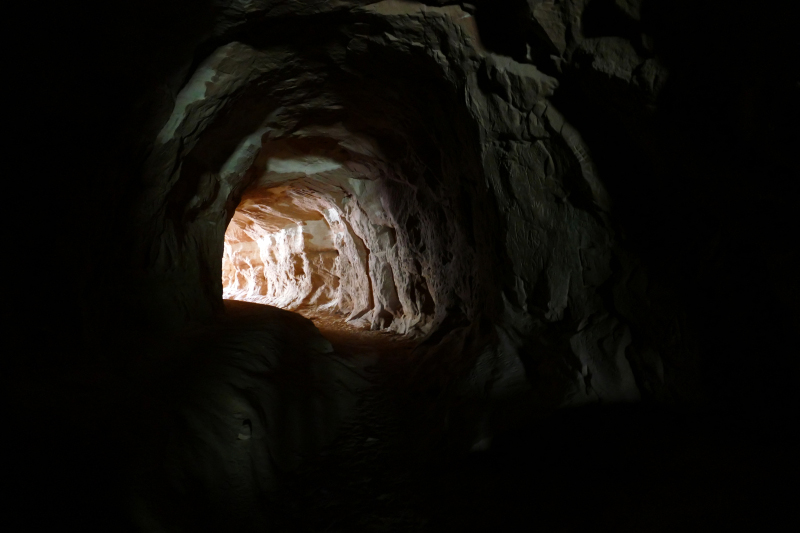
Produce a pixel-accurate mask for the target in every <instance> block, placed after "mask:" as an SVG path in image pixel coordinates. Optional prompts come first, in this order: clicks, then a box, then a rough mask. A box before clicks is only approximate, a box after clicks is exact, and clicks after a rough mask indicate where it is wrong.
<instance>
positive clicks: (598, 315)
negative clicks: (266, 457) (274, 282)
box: [137, 2, 669, 405]
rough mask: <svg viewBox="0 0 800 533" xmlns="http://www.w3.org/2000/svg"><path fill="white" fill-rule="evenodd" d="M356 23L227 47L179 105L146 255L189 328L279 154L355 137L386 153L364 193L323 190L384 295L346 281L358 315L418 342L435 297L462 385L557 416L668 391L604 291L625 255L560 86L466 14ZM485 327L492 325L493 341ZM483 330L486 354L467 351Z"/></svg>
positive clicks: (387, 16) (409, 9)
mask: <svg viewBox="0 0 800 533" xmlns="http://www.w3.org/2000/svg"><path fill="white" fill-rule="evenodd" d="M352 17H353V18H352V20H351V21H343V22H342V25H341V26H340V27H339V28H338V29H336V30H335V31H327V32H325V33H322V34H320V35H319V36H318V38H317V40H316V41H314V42H312V43H307V44H303V45H299V44H295V45H290V46H286V45H284V46H264V45H263V43H259V42H258V39H257V38H256V39H254V40H253V41H252V42H251V43H250V44H247V43H245V42H231V43H228V44H225V45H222V46H220V47H219V48H217V50H216V51H214V52H213V53H212V54H211V55H210V56H209V57H208V58H206V59H204V60H203V61H202V63H200V64H199V65H198V66H197V68H196V69H195V72H194V74H193V75H192V76H191V78H190V79H189V81H188V83H187V84H186V86H185V87H184V88H183V89H182V91H181V93H180V94H179V95H178V97H177V100H176V105H175V108H174V110H173V113H172V116H171V117H170V119H169V120H168V121H167V123H166V125H165V126H164V127H163V128H162V130H161V132H160V133H159V135H158V139H157V141H156V149H155V150H154V152H153V154H152V155H151V157H150V159H149V161H148V164H147V171H146V173H147V176H148V180H149V181H151V182H152V183H153V186H152V188H151V189H150V191H149V193H148V194H147V195H145V197H144V198H143V199H142V201H141V203H140V207H139V208H138V209H137V214H138V216H139V217H141V219H142V220H143V223H144V224H145V225H150V227H152V228H154V231H158V232H161V235H160V236H158V237H157V238H155V237H150V244H145V243H143V245H144V246H151V247H156V248H157V249H155V250H152V251H151V257H154V258H155V260H154V261H153V262H152V263H151V265H150V266H149V271H150V272H151V273H152V275H153V276H154V277H156V278H162V279H164V278H170V277H171V276H179V281H178V280H175V279H174V278H173V281H172V282H170V283H163V284H162V285H161V286H164V285H168V286H170V287H172V291H173V294H172V296H171V299H172V302H173V303H172V308H173V309H176V308H179V309H186V310H188V311H189V312H190V314H189V315H188V316H185V317H184V319H194V318H201V317H202V315H203V314H208V313H210V312H212V311H213V310H214V309H216V308H218V306H219V305H220V304H219V302H220V301H221V298H220V297H221V293H222V287H221V284H220V281H219V275H218V274H217V273H218V272H220V271H221V268H222V265H221V257H222V243H223V233H224V229H225V223H226V222H227V221H228V220H229V219H230V217H232V216H233V207H234V206H235V205H237V203H238V200H239V197H240V196H241V194H242V193H243V191H244V190H245V189H246V188H247V187H249V186H251V183H253V182H254V181H255V180H264V179H267V180H270V179H274V177H272V178H270V177H269V176H270V173H269V168H268V167H269V163H268V161H269V155H267V154H268V153H269V150H270V145H271V143H280V142H288V141H289V140H291V139H292V138H297V137H300V138H303V137H305V141H306V142H311V143H313V142H314V140H313V139H314V137H313V136H309V135H311V134H309V133H303V132H304V130H309V128H312V129H313V127H317V131H321V130H320V129H319V127H323V128H329V131H334V130H335V128H334V126H335V125H337V124H340V125H341V126H340V127H341V128H343V129H344V130H343V131H346V132H349V133H348V135H353V136H358V135H365V136H368V137H370V138H372V139H374V143H375V144H374V146H372V147H371V148H370V150H374V151H376V152H378V153H380V155H374V154H371V155H370V157H365V156H364V154H361V155H360V156H359V157H360V158H361V161H358V160H355V161H354V163H355V166H354V168H355V170H353V172H355V173H356V174H359V173H361V174H362V176H360V178H361V181H359V182H358V183H359V184H360V185H357V187H362V186H364V187H365V191H366V189H371V190H369V191H368V194H367V195H366V196H365V197H363V198H360V196H359V195H358V194H357V193H356V190H355V187H354V186H353V185H348V186H346V187H343V186H342V185H341V183H343V182H341V181H340V184H339V185H338V187H339V190H340V191H341V192H337V193H335V194H332V192H331V191H332V190H333V189H335V188H336V185H333V184H331V180H330V179H328V180H327V181H328V186H329V187H333V189H329V190H328V191H327V192H325V193H322V192H319V191H318V194H322V195H323V196H327V202H328V203H330V204H331V205H335V206H336V208H337V210H338V211H339V212H341V213H342V215H344V217H343V220H345V221H346V223H347V224H348V225H349V228H348V238H349V241H352V243H350V244H348V246H349V247H350V248H351V250H350V252H349V253H346V254H344V256H343V255H342V254H341V253H340V254H339V257H340V258H342V257H345V256H346V257H348V260H350V261H352V262H353V263H354V264H355V263H358V262H359V261H360V262H361V263H362V265H361V266H360V267H359V268H357V269H347V270H348V271H349V272H351V274H352V275H353V276H357V274H356V273H357V272H366V273H367V274H368V276H369V284H368V285H369V289H367V288H366V284H365V283H364V281H363V279H362V280H360V281H359V280H352V281H351V282H345V283H343V284H341V285H340V288H341V289H343V290H341V291H340V299H339V304H341V305H342V310H343V311H345V312H347V313H348V314H349V318H351V319H354V318H360V317H364V316H366V320H367V321H368V322H369V323H370V324H371V325H372V327H376V328H380V327H385V326H386V325H387V324H394V326H393V327H394V328H396V329H395V331H399V332H403V333H405V332H407V331H408V330H409V329H410V328H411V327H412V324H418V323H419V322H420V320H422V319H423V317H422V311H421V310H420V302H421V301H422V300H423V299H426V298H427V295H424V293H425V292H427V293H428V294H430V299H431V300H432V301H433V302H434V304H435V306H434V313H433V316H432V317H431V318H430V321H431V324H430V327H429V328H428V329H429V332H431V333H432V332H433V331H434V330H436V329H437V328H440V327H442V325H443V324H444V325H445V326H444V327H445V329H446V330H454V331H455V332H454V333H452V332H449V331H448V332H449V333H452V334H449V335H448V336H447V340H446V343H454V344H453V347H452V348H451V351H455V352H464V353H462V355H461V356H459V357H461V359H463V361H462V363H461V364H462V367H463V368H462V373H463V372H468V373H469V372H471V371H470V370H469V369H470V368H472V367H473V366H474V365H475V364H477V363H476V360H477V359H476V358H480V357H483V358H486V357H488V358H489V359H487V362H486V363H485V364H488V366H489V367H491V368H494V370H492V371H491V372H490V374H489V375H486V376H482V377H475V378H474V379H475V380H476V382H483V381H487V380H488V381H492V382H498V383H500V382H505V381H507V382H508V383H507V384H506V385H503V386H502V387H498V390H500V389H502V388H503V387H506V386H507V387H512V388H514V387H517V388H519V387H522V388H527V387H530V386H531V384H532V386H533V390H534V391H535V392H534V393H535V394H537V395H539V396H541V397H540V398H539V400H540V401H541V402H543V403H544V404H547V405H550V404H552V405H560V404H563V403H565V402H567V403H574V402H578V403H580V402H585V401H592V399H598V398H602V399H604V400H609V401H614V400H623V399H635V398H638V397H639V395H640V390H639V389H640V388H641V386H643V384H644V383H647V387H649V388H650V389H651V390H660V387H661V388H663V385H662V384H663V382H664V379H665V377H664V365H663V361H662V359H661V356H660V355H659V354H658V352H657V351H656V350H654V349H652V348H649V347H646V346H643V347H639V348H638V349H639V353H640V354H645V355H640V356H635V355H634V356H633V357H632V356H631V354H632V353H636V350H635V349H634V348H633V347H631V342H632V341H631V333H630V328H629V326H628V325H627V324H626V320H625V319H624V318H623V317H622V316H620V314H619V313H618V312H617V310H616V309H615V306H614V303H613V300H611V301H610V300H609V299H608V298H607V297H603V296H602V295H601V294H600V289H601V287H604V286H606V285H607V284H608V283H610V281H609V280H610V278H611V276H612V260H613V258H614V257H615V254H616V253H617V252H616V251H615V242H616V241H615V237H614V232H613V230H612V229H611V228H610V225H609V223H608V221H607V216H606V211H607V210H608V209H609V200H608V197H607V194H606V192H605V190H604V188H603V186H602V184H601V182H600V181H599V179H598V177H597V175H596V172H595V169H594V166H593V164H592V161H591V158H590V156H589V152H588V149H587V148H586V146H585V144H584V143H583V141H582V139H581V138H580V136H579V135H578V134H577V132H576V131H575V130H574V129H573V128H572V127H571V126H570V125H569V124H568V123H567V122H566V121H565V120H564V118H563V116H562V115H561V114H560V113H559V112H558V111H557V110H556V109H555V107H554V106H553V105H552V103H551V102H550V100H549V99H548V98H549V97H550V96H551V95H552V94H553V92H554V91H557V86H558V83H557V82H556V80H555V79H554V78H552V77H550V76H548V75H545V74H543V73H542V72H540V71H539V70H538V69H537V68H536V67H534V66H533V65H531V64H527V63H519V62H517V61H515V60H514V59H511V58H508V57H504V56H498V55H496V54H493V53H488V52H486V51H485V50H483V48H482V47H481V45H480V43H479V40H478V36H477V34H476V32H475V25H474V21H473V17H472V16H471V15H470V14H469V13H467V12H465V11H463V10H462V9H460V8H459V7H457V6H449V7H444V8H434V7H427V6H422V5H419V4H398V3H394V2H381V3H378V4H375V5H371V6H367V7H365V8H363V9H361V10H356V11H355V12H354V13H353V15H352ZM423 43H424V44H423ZM445 52H446V53H445ZM331 128H333V129H331ZM313 135H316V136H317V137H319V138H320V139H322V140H324V139H325V138H326V137H327V138H328V139H333V140H336V139H335V135H333V137H331V135H332V134H330V133H328V135H325V134H322V135H320V134H319V133H314V134H313ZM275 159H276V158H273V160H275ZM359 165H361V167H359ZM362 167H363V168H362ZM331 172H333V171H331ZM265 176H266V177H265ZM365 177H366V179H363V178H365ZM323 181H324V180H323ZM334 181H335V180H334ZM275 183H277V182H275ZM317 183H321V181H319V180H318V181H317ZM308 187H317V188H318V189H319V187H318V186H317V185H308ZM335 195H339V196H340V197H341V199H339V200H337V199H335V198H334V196H335ZM370 196H372V199H370V198H369V197H370ZM348 197H349V198H355V200H354V201H353V202H352V204H351V206H350V207H349V208H346V207H345V206H344V203H343V200H344V198H348ZM348 201H349V200H348ZM337 202H338V203H337ZM145 235H147V233H145ZM150 235H153V234H152V233H151V234H150ZM359 242H360V243H361V244H359ZM379 255H383V256H384V257H386V256H387V255H388V256H391V257H390V259H389V260H387V259H384V258H381V259H380V260H379V259H378V257H379ZM384 261H385V262H384ZM387 263H388V264H389V265H391V266H390V267H389V268H388V269H387V268H385V265H386V264H387ZM175 281H177V282H175ZM423 281H424V283H423ZM392 286H393V287H392ZM348 287H349V288H348ZM356 287H360V288H358V289H356ZM350 289H352V290H350ZM368 293H371V294H368ZM343 295H346V296H343ZM395 295H396V296H395ZM423 295H424V296H423ZM166 296H167V295H166V294H165V291H163V290H161V291H160V292H159V298H160V300H159V301H160V302H161V303H163V302H164V298H165V297H166ZM187 301H192V302H197V305H188V306H187V305H186V302H187ZM345 301H347V302H346V303H345ZM423 305H424V304H423ZM169 308H170V305H169V304H168V305H167V306H163V305H161V307H160V309H161V311H162V312H170V311H168V310H169ZM401 308H402V309H401ZM173 312H174V313H175V315H174V316H179V315H178V313H180V312H181V311H173ZM197 313H200V314H199V315H197ZM193 314H195V316H192V315H193ZM401 317H404V318H403V319H402V320H400V318H401ZM482 320H488V321H489V323H491V324H492V325H491V326H490V328H489V329H488V330H487V329H486V328H485V327H483V328H482V329H481V333H478V329H477V328H478V325H479V323H480V322H481V321H482ZM487 332H488V333H487ZM443 333H444V331H443ZM471 335H472V336H476V338H475V339H474V345H473V346H472V348H469V349H464V348H463V346H462V347H461V348H458V347H457V346H460V344H459V343H463V340H464V339H465V338H466V337H469V336H471ZM457 339H460V340H457ZM440 340H441V339H440V336H439V337H436V336H434V337H433V338H432V339H431V343H432V344H438V343H439V341H440ZM441 349H442V348H441V347H438V348H437V351H439V350H441ZM487 350H488V351H487ZM444 351H447V349H444ZM631 361H633V363H632V362H631ZM632 364H633V366H632ZM481 366H482V365H478V367H481ZM476 368H477V367H476ZM634 369H635V370H634ZM667 372H669V370H667ZM490 375H491V376H492V377H489V376H490ZM637 379H638V380H639V381H640V383H639V384H637ZM504 380H505V381H504ZM545 384H546V387H544V386H543V385H545ZM545 391H546V392H545Z"/></svg>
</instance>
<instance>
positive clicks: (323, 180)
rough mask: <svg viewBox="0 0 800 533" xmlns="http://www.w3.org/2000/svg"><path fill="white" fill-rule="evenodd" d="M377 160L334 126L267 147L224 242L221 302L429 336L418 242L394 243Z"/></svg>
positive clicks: (369, 143)
mask: <svg viewBox="0 0 800 533" xmlns="http://www.w3.org/2000/svg"><path fill="white" fill-rule="evenodd" d="M381 155H382V154H381V152H380V148H379V147H378V146H377V145H376V143H375V141H374V140H372V139H369V138H366V137H364V136H356V135H354V134H352V133H350V132H349V131H348V130H347V129H346V128H344V126H342V125H341V124H340V125H338V126H335V127H328V128H316V129H314V128H310V129H304V130H299V131H297V132H294V133H293V135H292V136H291V137H288V138H286V139H282V140H280V141H268V143H267V144H266V145H265V148H264V152H263V154H262V155H261V156H260V157H261V161H262V163H261V164H262V166H263V170H260V171H261V172H262V173H261V174H260V176H258V177H257V178H255V180H254V181H253V183H252V184H251V185H250V186H249V187H248V188H247V189H246V190H245V192H244V193H243V195H242V198H241V200H240V203H239V206H238V207H237V208H236V211H235V213H234V215H233V217H232V219H231V222H230V223H229V225H228V229H227V230H226V233H225V247H224V254H223V262H222V278H223V296H224V297H225V298H226V299H235V300H244V301H250V302H256V303H263V304H267V305H274V306H277V307H281V308H284V309H289V310H296V311H299V312H301V313H303V314H305V315H306V316H318V315H320V314H329V315H335V316H339V317H341V319H342V320H345V321H347V322H348V323H349V324H351V325H354V326H361V327H369V328H371V329H380V330H384V329H385V330H389V331H392V332H395V333H400V334H406V335H422V334H425V333H427V332H428V331H429V330H430V328H431V326H432V324H433V319H434V316H435V309H436V304H435V302H434V300H433V296H432V295H431V293H430V290H429V289H428V281H427V280H426V278H425V274H424V272H423V270H422V268H421V261H426V258H425V257H424V256H423V255H422V254H421V252H420V250H415V249H410V247H409V246H410V245H411V246H414V245H417V244H419V242H411V243H409V240H408V239H401V240H400V241H398V238H397V229H396V227H397V225H398V224H399V222H398V221H397V220H396V218H395V216H396V215H394V214H392V213H390V212H389V209H390V208H391V205H392V203H391V199H390V198H387V197H386V195H387V194H389V193H388V191H387V189H386V188H385V187H383V183H382V182H381V180H386V179H388V178H387V176H389V175H390V174H391V173H392V172H393V170H391V169H390V168H389V166H388V164H387V162H386V161H385V160H383V159H382V158H381ZM405 189H406V190H405V192H406V194H408V193H409V192H411V191H412V190H411V189H410V188H405ZM400 192H401V194H402V192H403V191H402V190H401V191H400ZM409 266H410V267H411V269H409Z"/></svg>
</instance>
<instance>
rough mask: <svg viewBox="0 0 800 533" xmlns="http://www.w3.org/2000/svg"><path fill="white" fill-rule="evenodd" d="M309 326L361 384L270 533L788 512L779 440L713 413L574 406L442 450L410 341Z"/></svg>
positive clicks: (627, 523) (510, 527) (567, 527)
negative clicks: (352, 407)
mask: <svg viewBox="0 0 800 533" xmlns="http://www.w3.org/2000/svg"><path fill="white" fill-rule="evenodd" d="M315 321H316V323H317V325H318V327H319V329H320V330H321V332H322V333H323V335H325V336H326V337H327V338H328V339H329V340H330V341H331V343H332V344H333V346H334V349H335V350H336V352H337V353H339V354H340V355H345V354H346V355H348V356H351V357H367V358H368V359H369V360H371V361H372V364H371V365H369V366H367V367H366V368H365V371H366V374H367V375H368V376H369V378H368V379H369V380H370V381H371V383H372V385H373V386H372V388H370V389H368V390H367V392H366V393H365V395H364V397H363V398H362V399H361V402H360V405H359V409H358V412H357V415H356V416H355V418H354V419H353V420H351V422H350V423H349V424H348V425H347V426H346V427H345V428H344V431H343V432H342V434H341V437H340V438H339V439H338V440H337V441H336V442H335V443H334V444H333V445H332V446H331V447H330V448H328V449H327V450H325V451H324V452H322V453H321V454H320V455H319V456H318V457H316V458H314V459H313V460H311V461H308V462H307V463H306V464H305V466H304V467H303V468H301V470H300V471H298V472H294V473H293V474H292V475H291V476H289V479H287V480H286V487H287V488H286V490H285V491H283V492H282V493H281V496H280V499H279V500H278V501H277V502H276V506H275V510H274V516H275V518H276V522H277V524H276V525H277V528H276V530H277V531H282V532H306V531H308V532H312V531H313V532H334V531H338V532H361V531H363V532H390V531H391V532H395V531H398V532H428V531H429V532H434V531H532V530H534V529H536V530H539V531H548V532H549V531H563V532H571V531H585V530H587V529H594V530H600V531H602V530H607V531H694V530H698V531H699V530H710V531H717V530H723V529H729V528H733V527H742V526H743V525H744V524H750V525H751V526H752V527H763V526H764V525H767V524H779V523H782V522H781V520H783V519H782V518H778V517H782V516H784V515H786V513H787V510H788V509H790V504H789V499H788V497H787V496H786V492H785V490H784V489H783V488H782V487H784V486H786V484H787V483H791V482H792V481H791V475H790V474H789V472H790V471H791V469H790V468H788V466H787V464H788V460H789V457H790V456H791V455H792V453H791V451H790V448H789V447H788V446H787V445H786V443H785V441H781V440H780V439H774V440H773V439H771V438H770V437H769V436H767V435H765V434H763V433H760V432H759V430H757V429H754V428H753V427H751V426H748V425H743V424H742V423H741V422H735V421H731V420H728V419H724V418H723V417H720V416H718V415H715V414H710V415H709V414H706V415H700V414H697V413H686V412H677V411H673V410H663V409H662V410H654V409H651V408H644V407H642V406H627V407H596V408H590V409H577V410H574V411H569V412H565V413H562V414H559V416H556V417H550V418H546V419H542V420H539V421H537V422H535V423H534V424H532V425H531V426H529V427H527V428H521V429H519V430H517V431H513V432H507V433H505V434H501V435H497V436H495V438H494V441H493V444H492V446H491V447H489V448H488V449H486V450H483V451H479V452H472V453H468V454H464V453H454V452H453V447H452V445H451V444H452V442H451V441H449V440H448V438H447V437H445V432H444V431H443V427H444V426H446V425H447V424H448V422H447V412H448V405H447V401H446V400H445V399H444V396H443V395H441V394H438V392H439V391H431V390H425V387H424V386H423V387H414V386H411V383H412V381H413V380H414V379H415V377H416V376H415V369H416V368H417V365H416V362H415V356H414V351H413V346H414V343H413V342H411V341H406V340H403V339H402V337H398V336H393V335H390V334H386V333H380V332H371V331H363V330H356V329H353V328H349V327H348V326H342V323H341V322H337V321H336V319H335V318H327V319H326V318H322V319H320V317H317V318H315ZM450 429H451V430H450V432H449V433H453V432H455V433H457V428H450ZM793 520H796V519H794V518H793Z"/></svg>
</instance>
